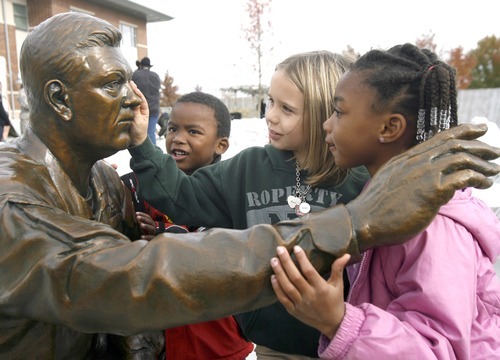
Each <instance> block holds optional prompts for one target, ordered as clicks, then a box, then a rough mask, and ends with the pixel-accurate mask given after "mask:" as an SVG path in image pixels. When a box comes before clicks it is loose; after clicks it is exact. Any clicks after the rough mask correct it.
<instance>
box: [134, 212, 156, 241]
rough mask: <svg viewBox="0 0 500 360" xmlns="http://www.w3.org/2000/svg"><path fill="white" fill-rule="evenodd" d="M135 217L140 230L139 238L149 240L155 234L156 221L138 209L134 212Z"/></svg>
mask: <svg viewBox="0 0 500 360" xmlns="http://www.w3.org/2000/svg"><path fill="white" fill-rule="evenodd" d="M135 218H136V220H137V224H138V225H139V229H140V230H141V234H142V235H141V239H143V240H148V241H149V240H151V239H152V238H154V237H155V236H156V223H155V222H154V220H153V219H152V218H151V216H149V215H148V214H146V213H143V212H140V211H138V212H136V213H135Z"/></svg>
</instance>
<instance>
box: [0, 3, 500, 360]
mask: <svg viewBox="0 0 500 360" xmlns="http://www.w3.org/2000/svg"><path fill="white" fill-rule="evenodd" d="M120 42H121V34H120V32H119V30H118V29H117V28H116V27H114V26H113V25H111V24H110V23H109V22H106V21H104V20H102V19H99V18H96V17H93V16H91V15H87V14H83V13H78V12H69V13H62V14H58V15H55V16H53V17H51V18H49V19H47V20H45V21H44V22H42V23H40V24H39V25H37V26H36V27H35V28H34V29H33V30H32V31H30V32H29V34H28V35H27V37H26V39H25V40H24V42H23V46H22V48H21V51H20V69H21V75H22V79H23V82H24V86H25V88H26V92H27V93H28V102H29V105H30V113H31V114H30V115H31V116H30V125H29V126H28V128H27V129H26V132H25V134H23V136H21V137H18V138H16V139H13V140H12V141H11V142H9V143H4V144H0V224H1V226H0V239H1V241H0V254H1V256H0V283H1V284H2V291H1V292H0V358H5V359H31V358H32V359H35V358H37V359H100V358H110V357H109V356H108V357H106V355H107V350H108V346H109V343H107V342H106V339H102V338H100V337H98V336H96V334H97V335H98V334H101V333H104V334H115V335H116V336H126V335H133V334H138V333H143V332H149V331H161V330H164V329H166V328H170V327H175V326H179V325H183V324H189V323H197V322H202V321H209V320H212V319H218V318H222V317H225V316H229V315H232V314H235V313H240V312H243V311H249V310H252V309H256V308H259V307H262V306H266V305H269V304H271V303H273V302H275V301H276V296H275V295H274V294H273V291H272V288H271V284H270V281H269V276H270V275H271V267H270V265H269V259H270V258H271V257H272V256H273V254H274V253H275V251H276V246H278V245H285V246H286V248H287V249H288V251H290V250H291V249H292V247H293V246H294V245H297V244H298V245H301V246H302V247H303V248H304V249H305V251H306V253H307V254H308V256H311V255H312V256H311V260H312V262H313V263H314V264H315V266H317V268H318V269H319V271H325V270H326V269H327V268H329V266H330V264H331V262H332V261H333V260H334V259H335V258H337V257H340V256H341V255H342V254H344V253H346V252H348V253H350V254H352V255H353V258H354V259H358V258H359V257H360V254H361V253H362V252H364V251H366V250H368V249H370V248H373V247H377V246H384V245H389V244H398V243H401V242H404V241H406V240H407V239H408V238H409V237H411V236H412V235H415V234H417V233H418V232H419V231H421V230H422V229H423V228H424V227H425V225H427V224H428V223H429V221H430V220H431V219H432V218H433V217H434V216H435V214H436V212H437V210H438V209H439V207H440V206H441V205H442V204H443V203H445V202H446V201H447V200H448V199H449V198H451V196H452V194H453V192H454V190H456V189H460V188H463V187H464V186H468V185H472V186H476V187H478V188H486V187H488V186H491V181H490V180H489V179H488V176H492V175H496V174H498V173H499V172H500V166H498V165H496V164H492V163H490V162H489V161H488V159H495V158H497V157H498V156H499V155H500V149H496V148H493V147H491V146H488V145H486V144H484V143H481V142H478V141H476V140H471V139H475V138H477V137H479V136H481V135H483V134H484V133H485V132H486V130H487V128H486V127H485V126H474V125H462V126H459V127H456V128H454V129H451V130H449V131H447V132H443V133H440V134H438V135H436V136H435V137H433V138H432V139H430V140H429V141H427V142H426V143H424V144H422V145H424V146H419V145H418V146H416V147H415V148H413V149H410V150H409V151H407V152H406V153H404V154H402V155H401V156H400V157H399V158H398V159H396V160H394V161H392V162H390V163H389V164H387V165H385V166H384V167H383V168H381V169H380V171H379V172H378V173H377V175H376V176H375V177H374V178H373V179H372V180H371V182H370V184H369V185H368V186H367V188H366V189H365V191H364V192H363V193H362V194H361V195H360V196H359V197H358V198H357V199H355V200H353V201H351V202H350V203H349V204H347V205H337V206H334V207H331V208H328V209H325V210H323V211H321V212H316V213H312V214H310V215H309V216H307V217H303V218H299V219H296V220H290V221H281V222H280V223H277V224H274V225H256V226H254V227H252V228H250V229H248V230H233V229H220V228H219V229H215V228H212V229H209V230H206V231H203V232H198V233H189V234H169V233H163V234H160V235H158V236H156V238H154V239H152V240H151V241H144V240H137V241H132V240H131V239H137V237H136V235H137V232H136V230H137V226H136V223H135V218H134V213H133V207H132V202H131V201H130V199H129V198H128V197H127V194H128V191H127V190H126V189H125V188H124V186H123V183H122V181H121V180H120V178H119V176H118V174H117V173H116V171H115V170H114V169H113V168H112V167H111V166H110V165H109V164H107V163H106V162H105V161H104V160H102V159H105V158H107V157H109V156H111V155H112V154H114V153H116V152H118V151H120V150H123V149H126V148H128V147H130V146H132V147H135V146H138V145H139V144H141V143H142V142H144V141H145V140H146V139H147V127H148V122H149V112H148V106H147V101H146V99H145V98H144V95H143V94H142V93H141V92H140V90H139V89H137V87H136V86H135V84H134V83H133V82H131V81H130V79H131V77H132V69H131V68H130V65H129V63H128V61H127V60H126V58H125V57H124V55H123V53H122V52H121V50H120V48H119V46H120ZM436 159H439V161H436ZM403 165H405V166H404V167H405V168H404V171H403V170H401V168H402V167H403ZM212 166H215V165H212ZM202 170H203V169H200V170H199V171H202ZM393 177H395V178H396V179H397V180H396V181H393V180H392V178H393ZM388 194H390V196H388ZM401 199H405V201H401ZM185 206H187V207H189V206H190V204H185ZM394 209H397V211H394ZM388 214H390V215H388ZM191 264H196V265H195V266H192V265H191ZM162 338H163V337H162ZM147 345H148V344H145V346H147ZM137 355H138V354H136V356H137ZM122 358H123V357H122Z"/></svg>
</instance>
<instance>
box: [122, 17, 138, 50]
mask: <svg viewBox="0 0 500 360" xmlns="http://www.w3.org/2000/svg"><path fill="white" fill-rule="evenodd" d="M120 32H121V33H122V46H125V47H133V48H135V47H137V28H136V27H135V26H132V25H127V24H123V23H121V24H120Z"/></svg>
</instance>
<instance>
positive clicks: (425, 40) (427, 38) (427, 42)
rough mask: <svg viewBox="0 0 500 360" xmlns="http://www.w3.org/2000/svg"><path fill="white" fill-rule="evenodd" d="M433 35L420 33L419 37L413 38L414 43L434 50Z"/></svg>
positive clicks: (422, 47) (419, 46) (421, 47)
mask: <svg viewBox="0 0 500 360" xmlns="http://www.w3.org/2000/svg"><path fill="white" fill-rule="evenodd" d="M434 36H436V34H434V33H429V34H422V35H421V37H420V38H418V39H417V40H415V45H416V46H417V47H418V48H420V49H429V50H431V51H432V52H436V48H437V45H436V43H435V42H434Z"/></svg>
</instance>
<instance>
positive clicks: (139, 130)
mask: <svg viewBox="0 0 500 360" xmlns="http://www.w3.org/2000/svg"><path fill="white" fill-rule="evenodd" d="M130 86H131V88H132V90H134V92H135V93H136V94H137V96H139V98H140V99H141V105H139V106H136V107H135V108H134V122H133V124H132V127H131V128H130V140H131V144H130V146H137V145H140V144H142V143H143V142H144V141H145V140H146V138H147V137H148V123H149V107H148V102H147V101H146V97H145V96H144V94H143V93H142V92H141V90H139V88H138V87H137V85H136V84H135V83H134V82H133V81H130Z"/></svg>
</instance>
